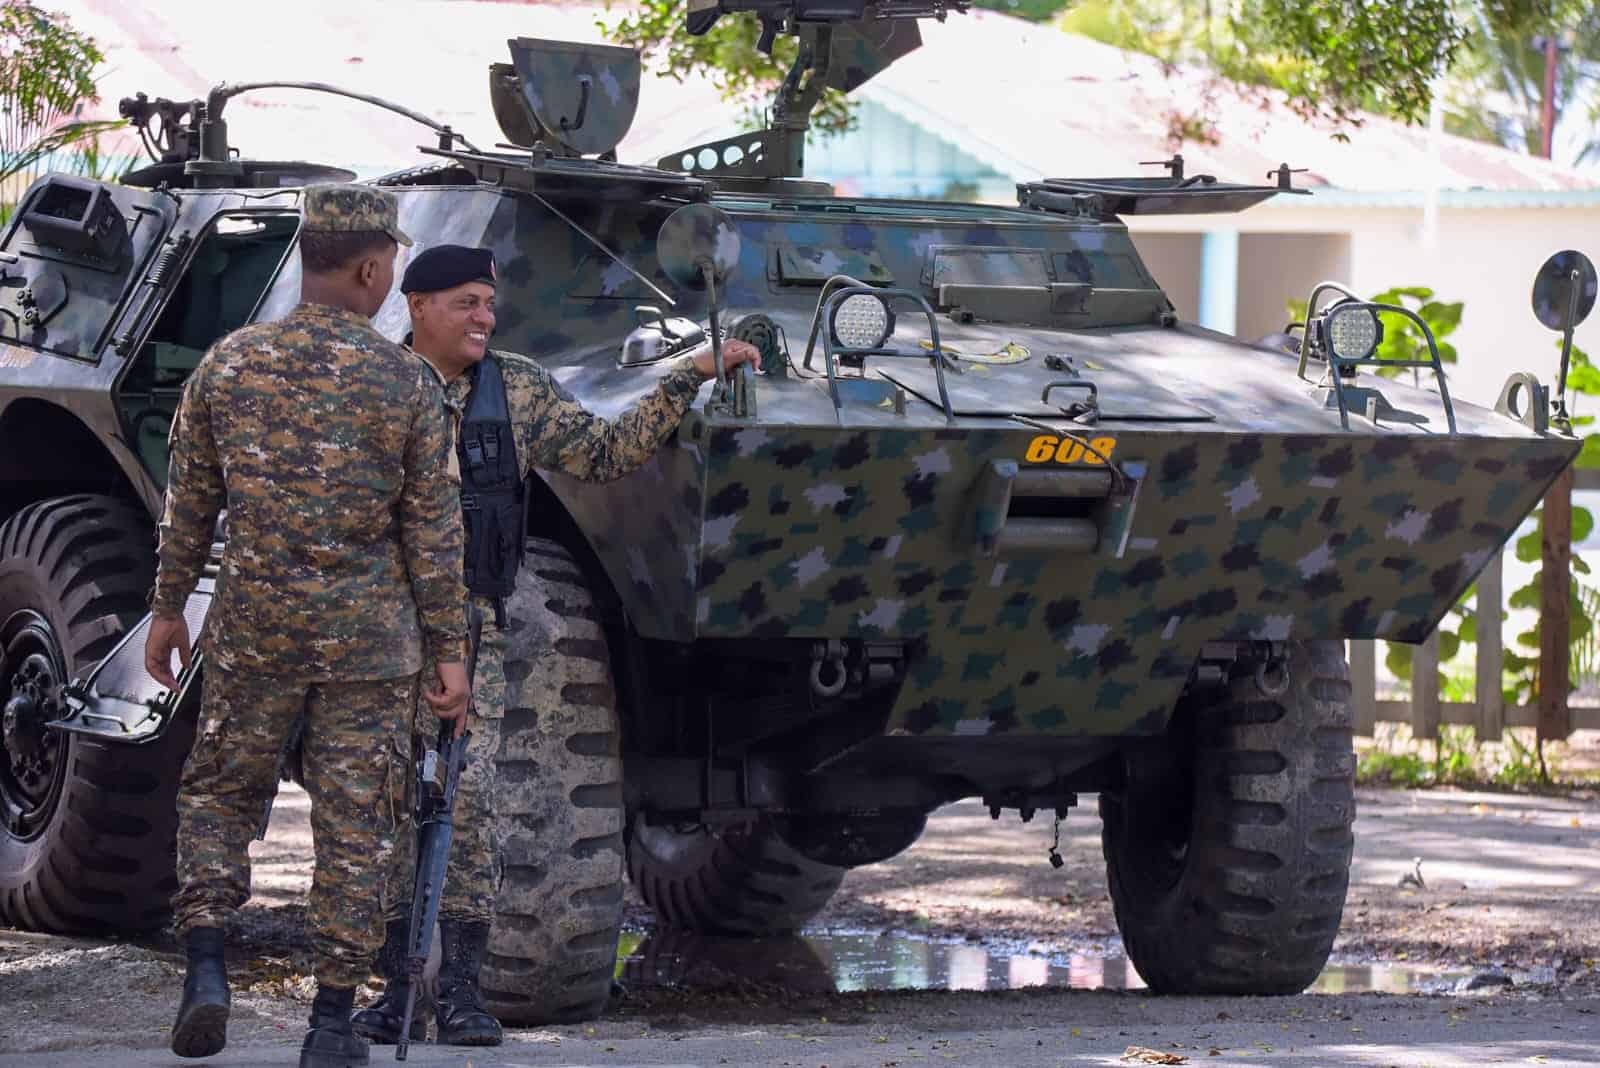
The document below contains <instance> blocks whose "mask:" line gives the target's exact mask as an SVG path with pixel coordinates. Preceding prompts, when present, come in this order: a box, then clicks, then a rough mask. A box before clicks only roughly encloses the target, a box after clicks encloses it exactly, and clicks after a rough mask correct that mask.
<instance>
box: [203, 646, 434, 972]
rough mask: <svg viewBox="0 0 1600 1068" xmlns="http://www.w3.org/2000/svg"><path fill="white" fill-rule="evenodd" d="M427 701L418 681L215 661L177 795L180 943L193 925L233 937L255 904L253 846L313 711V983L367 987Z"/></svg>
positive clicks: (309, 788)
mask: <svg viewBox="0 0 1600 1068" xmlns="http://www.w3.org/2000/svg"><path fill="white" fill-rule="evenodd" d="M416 694H417V677H416V676H415V675H406V676H404V677H402V678H397V679H382V680H378V681H371V682H306V681H304V680H295V679H285V678H280V677H276V676H261V675H247V674H240V673H234V672H228V671H223V670H221V669H219V668H217V667H215V666H214V665H211V664H208V665H206V672H205V691H204V695H203V701H202V705H201V713H200V728H199V731H198V734H197V736H196V738H195V743H194V748H193V749H192V750H191V751H190V753H189V759H188V762H187V763H186V764H185V765H184V769H183V780H182V784H181V786H180V787H179V790H178V892H177V894H176V895H174V897H173V909H174V911H175V912H176V914H177V928H178V933H179V937H180V938H181V937H182V936H183V935H184V934H186V933H187V932H188V931H189V929H190V928H193V927H225V926H226V924H227V921H228V919H229V917H231V916H232V915H233V913H234V911H235V910H236V909H238V907H239V906H240V905H242V904H244V902H245V901H246V900H247V899H248V898H249V896H250V854H249V851H248V850H249V844H250V839H251V838H252V837H253V836H254V834H255V831H256V828H257V826H258V825H259V824H260V821H261V814H262V811H263V810H264V808H265V806H266V803H267V800H268V799H269V798H270V797H272V795H273V793H274V791H276V790H277V788H278V769H279V765H280V762H281V758H282V754H283V748H284V743H285V742H286V741H287V739H288V736H289V734H290V731H291V730H292V729H293V727H294V724H295V723H296V721H297V720H299V719H300V717H301V713H302V711H303V712H304V715H305V719H304V729H303V733H302V734H301V745H302V749H301V769H302V773H303V774H302V778H303V780H304V785H305V789H306V793H308V794H309V795H310V796H311V837H312V843H313V847H314V850H315V854H316V867H315V871H314V872H313V874H312V880H311V901H310V915H309V921H310V922H309V926H310V928H311V948H312V953H313V955H314V957H315V961H316V977H317V981H318V982H320V983H324V984H326V985H328V986H336V987H353V986H358V985H360V984H361V983H363V982H365V981H366V980H367V978H368V976H370V975H371V974H372V962H373V957H374V956H375V955H376V953H377V950H378V947H379V945H381V944H382V942H383V931H382V925H381V923H380V912H381V908H380V894H381V893H382V890H383V881H384V876H385V874H386V872H387V870H388V865H389V863H390V859H389V858H390V856H391V855H392V854H393V852H394V841H395V835H396V831H397V829H398V828H399V827H400V826H401V824H402V821H403V818H404V815H405V786H406V779H407V774H406V772H407V768H408V767H409V763H410V754H409V750H408V747H407V744H406V741H407V736H406V732H407V730H408V728H409V726H410V718H411V714H412V709H413V708H414V707H415V705H416V699H417V698H416Z"/></svg>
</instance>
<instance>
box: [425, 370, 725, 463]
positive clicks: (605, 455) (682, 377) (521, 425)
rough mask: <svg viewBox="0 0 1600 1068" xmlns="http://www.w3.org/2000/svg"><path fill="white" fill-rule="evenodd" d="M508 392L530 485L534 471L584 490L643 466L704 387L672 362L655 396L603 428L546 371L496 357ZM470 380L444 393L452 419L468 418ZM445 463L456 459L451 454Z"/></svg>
mask: <svg viewBox="0 0 1600 1068" xmlns="http://www.w3.org/2000/svg"><path fill="white" fill-rule="evenodd" d="M493 355H494V357H495V358H496V359H498V360H499V361H500V367H501V370H502V374H503V375H504V377H505V384H506V404H507V406H508V407H509V408H510V409H511V427H512V432H513V433H514V434H515V435H516V442H517V462H518V463H519V464H520V465H521V467H522V475H523V477H527V476H528V475H530V474H531V473H532V472H533V469H534V468H536V467H545V468H551V469H553V470H557V471H561V472H563V473H565V474H567V475H569V476H571V477H572V478H575V479H579V480H580V481H584V482H611V481H613V480H615V479H618V478H621V477H622V476H623V475H625V474H627V473H628V472H629V471H632V470H634V469H635V468H637V467H638V466H639V465H640V464H642V463H644V462H645V461H646V460H648V459H649V458H650V457H651V455H652V454H653V453H655V451H656V450H657V449H659V448H660V447H661V443H662V442H663V441H665V440H666V439H667V438H668V437H670V436H671V434H672V433H673V431H675V430H677V428H678V424H679V423H680V422H682V420H683V415H684V412H686V411H688V408H689V404H690V402H691V401H693V400H694V398H695V394H696V393H697V392H699V389H700V383H701V382H702V381H703V379H702V378H701V377H700V372H698V371H696V370H695V368H694V363H693V361H691V360H690V359H689V358H688V357H680V358H678V359H675V360H672V361H670V363H671V366H670V368H669V369H668V371H667V374H666V375H665V376H663V377H662V379H661V380H660V382H659V384H657V386H656V388H655V389H654V390H653V391H652V392H650V393H649V394H647V395H646V396H645V397H644V398H642V399H641V400H640V401H639V403H638V404H637V405H635V406H634V407H633V408H632V409H630V410H629V411H628V412H626V413H624V414H623V415H621V416H620V417H618V418H617V419H615V420H610V421H608V420H606V419H603V418H600V417H599V416H596V415H594V414H592V413H591V412H589V411H587V410H586V409H585V408H584V407H583V405H582V404H580V403H579V402H578V401H576V400H574V399H573V397H572V395H571V394H570V393H568V392H566V391H565V390H563V389H562V388H561V386H560V385H559V384H557V382H556V381H555V379H553V378H551V377H550V374H549V372H548V371H546V370H545V369H544V368H543V367H541V366H540V365H539V364H538V363H535V362H534V361H533V360H531V359H529V358H528V357H526V356H519V355H517V354H515V353H510V352H495V353H493ZM471 391H472V379H471V378H470V377H468V376H467V375H460V376H458V377H457V378H456V379H454V380H453V381H451V382H449V383H447V384H446V386H445V399H446V403H447V404H448V405H449V407H450V410H451V412H452V413H453V414H452V418H453V419H455V420H457V421H459V419H460V413H461V412H463V411H465V410H466V403H467V396H468V394H470V393H471ZM450 455H451V456H452V457H454V456H455V450H454V449H452V450H451V453H450Z"/></svg>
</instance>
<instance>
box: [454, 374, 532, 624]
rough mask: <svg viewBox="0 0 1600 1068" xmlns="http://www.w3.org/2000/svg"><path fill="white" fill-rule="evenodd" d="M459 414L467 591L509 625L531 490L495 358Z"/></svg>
mask: <svg viewBox="0 0 1600 1068" xmlns="http://www.w3.org/2000/svg"><path fill="white" fill-rule="evenodd" d="M472 375H473V378H472V390H471V392H470V393H468V394H467V404H466V409H465V410H464V411H463V412H462V413H461V430H460V432H459V434H458V435H457V436H456V455H457V457H458V458H459V460H460V464H461V514H462V519H463V522H464V524H465V528H466V542H467V560H466V569H465V574H464V577H465V579H466V584H467V592H468V593H470V594H472V595H474V596H476V597H487V598H490V599H491V600H493V601H494V604H495V621H496V623H497V624H498V625H500V626H504V625H505V599H506V598H507V597H509V596H511V591H512V590H514V589H515V588H516V585H517V568H518V567H519V566H520V565H521V563H522V546H523V541H524V536H525V534H526V532H527V522H528V509H527V487H526V485H525V484H524V483H523V480H522V472H521V468H520V467H519V466H518V464H517V443H516V439H515V438H514V437H513V435H512V429H511V407H510V404H509V403H508V402H507V400H506V383H505V376H504V375H503V373H502V372H501V369H500V361H499V360H498V359H496V358H495V357H494V355H493V354H490V355H487V356H485V357H484V358H483V359H482V360H480V361H479V362H478V365H477V367H476V368H474V369H473V371H472Z"/></svg>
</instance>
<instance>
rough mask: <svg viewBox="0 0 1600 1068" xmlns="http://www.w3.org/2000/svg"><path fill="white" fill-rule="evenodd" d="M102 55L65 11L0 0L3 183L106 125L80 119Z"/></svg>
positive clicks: (0, 181) (23, 0) (92, 94)
mask: <svg viewBox="0 0 1600 1068" xmlns="http://www.w3.org/2000/svg"><path fill="white" fill-rule="evenodd" d="M103 58H104V57H103V56H102V55H101V54H100V50H99V49H98V48H97V47H95V43H94V41H93V40H92V39H91V38H89V37H87V36H85V35H83V34H81V33H78V32H77V31H76V30H74V29H73V28H72V25H71V23H70V22H69V21H68V19H67V18H66V16H64V15H59V14H55V13H54V12H48V11H45V10H43V9H41V8H39V7H36V6H35V5H34V4H32V3H30V2H29V0H0V187H3V186H5V185H7V184H8V182H9V180H11V179H15V178H16V177H17V176H19V175H21V174H23V173H24V172H26V171H28V170H29V169H30V168H32V167H33V166H34V165H35V164H37V163H39V162H40V161H42V160H44V159H45V158H46V157H48V156H50V155H51V154H53V153H55V152H59V151H61V150H62V149H63V148H66V147H68V146H70V145H73V144H74V143H77V142H79V141H82V140H84V139H86V138H89V137H92V136H94V135H95V134H97V133H98V132H100V131H101V130H104V129H105V128H106V127H107V126H110V125H114V124H111V123H100V122H85V121H83V119H82V115H81V112H82V108H83V106H84V105H85V104H88V103H91V102H93V101H95V100H97V99H98V97H97V96H96V95H95V86H94V80H93V77H92V75H93V73H94V68H95V65H96V64H98V63H99V62H100V61H101V60H102V59H103Z"/></svg>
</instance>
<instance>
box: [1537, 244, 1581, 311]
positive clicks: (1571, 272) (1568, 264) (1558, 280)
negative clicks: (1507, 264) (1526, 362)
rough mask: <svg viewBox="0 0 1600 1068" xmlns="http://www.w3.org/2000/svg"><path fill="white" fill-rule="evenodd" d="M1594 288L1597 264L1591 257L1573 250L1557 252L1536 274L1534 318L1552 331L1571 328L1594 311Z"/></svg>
mask: <svg viewBox="0 0 1600 1068" xmlns="http://www.w3.org/2000/svg"><path fill="white" fill-rule="evenodd" d="M1595 290H1596V278H1595V272H1594V264H1593V263H1592V262H1591V261H1590V259H1589V257H1588V256H1585V255H1584V254H1583V253H1581V252H1575V251H1573V250H1572V249H1567V250H1565V251H1563V252H1557V253H1556V254H1555V255H1554V256H1551V257H1550V258H1549V259H1547V260H1545V261H1544V266H1543V267H1540V268H1539V273H1538V274H1537V275H1535V276H1534V279H1533V314H1534V317H1535V318H1536V319H1538V320H1539V321H1540V322H1541V323H1543V324H1544V325H1545V326H1547V327H1549V328H1550V329H1551V330H1569V329H1571V328H1572V327H1575V326H1577V325H1578V324H1579V323H1581V322H1583V321H1584V320H1585V319H1587V318H1588V317H1589V313H1590V312H1591V311H1593V310H1594V298H1595ZM1574 297H1576V298H1577V299H1576V300H1574V299H1573V298H1574ZM1569 317H1570V321H1569Z"/></svg>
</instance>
